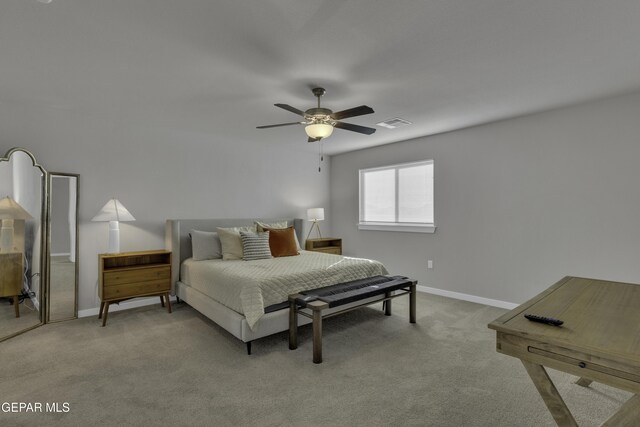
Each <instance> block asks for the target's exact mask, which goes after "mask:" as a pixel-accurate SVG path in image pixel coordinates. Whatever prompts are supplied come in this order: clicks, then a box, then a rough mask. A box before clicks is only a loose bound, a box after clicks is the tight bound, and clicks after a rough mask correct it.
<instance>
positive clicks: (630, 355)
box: [489, 277, 640, 426]
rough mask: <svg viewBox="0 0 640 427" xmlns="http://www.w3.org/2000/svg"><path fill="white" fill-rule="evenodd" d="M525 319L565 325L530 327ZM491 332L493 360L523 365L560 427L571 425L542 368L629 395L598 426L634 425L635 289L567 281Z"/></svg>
mask: <svg viewBox="0 0 640 427" xmlns="http://www.w3.org/2000/svg"><path fill="white" fill-rule="evenodd" d="M525 313H530V314H537V315H541V316H546V317H554V318H556V319H560V320H563V321H564V324H563V325H562V326H561V327H556V326H550V325H545V324H541V323H535V322H531V321H529V320H527V319H525V318H524V316H523V315H524V314H525ZM489 328H491V329H494V330H496V331H497V346H496V347H497V351H498V352H499V353H503V354H507V355H509V356H514V357H517V358H519V359H521V360H522V363H523V364H524V367H525V368H526V370H527V373H528V374H529V376H530V377H531V379H532V380H533V383H534V384H535V386H536V388H537V389H538V392H539V393H540V395H541V396H542V399H543V400H544V402H545V404H546V405H547V408H548V409H549V411H550V412H551V415H553V418H554V419H555V421H556V423H557V424H558V425H559V426H577V424H576V421H575V419H574V418H573V415H572V414H571V412H570V411H569V409H568V408H567V406H566V405H565V403H564V401H563V400H562V397H561V396H560V394H559V393H558V390H557V389H556V387H555V386H554V384H553V382H552V381H551V379H550V378H549V376H548V375H547V371H546V370H545V369H544V366H548V367H550V368H553V369H557V370H560V371H564V372H568V373H570V374H573V375H577V376H579V377H580V379H579V381H578V384H579V385H582V386H588V385H589V384H590V383H591V382H592V381H598V382H601V383H603V384H608V385H610V386H613V387H617V388H621V389H623V390H627V391H630V392H632V393H635V394H634V396H633V397H631V399H629V400H628V401H627V402H626V403H625V404H624V405H622V407H621V408H620V409H619V410H618V412H616V413H615V414H614V415H613V416H611V418H609V419H608V420H607V421H606V422H605V423H604V424H603V425H606V426H632V425H633V426H638V425H640V285H633V284H629V283H619V282H608V281H604V280H595V279H583V278H577V277H565V278H564V279H562V280H560V281H559V282H558V283H556V284H555V285H553V286H552V287H550V288H549V289H547V290H546V291H545V292H543V293H541V294H540V295H538V296H536V297H534V298H533V299H531V300H529V301H527V302H526V303H524V304H522V305H520V306H519V307H517V308H515V309H513V310H511V311H510V312H508V313H506V314H505V315H503V316H501V317H499V318H498V319H496V320H495V321H493V322H491V323H490V324H489ZM543 365H544V366H543ZM514 422H516V421H515V420H514Z"/></svg>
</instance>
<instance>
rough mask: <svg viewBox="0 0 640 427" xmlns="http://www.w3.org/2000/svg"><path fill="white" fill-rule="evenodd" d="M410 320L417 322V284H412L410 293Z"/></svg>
mask: <svg viewBox="0 0 640 427" xmlns="http://www.w3.org/2000/svg"><path fill="white" fill-rule="evenodd" d="M409 322H410V323H416V285H415V283H414V284H413V285H411V290H410V293H409Z"/></svg>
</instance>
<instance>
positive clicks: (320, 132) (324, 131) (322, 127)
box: [304, 123, 333, 139]
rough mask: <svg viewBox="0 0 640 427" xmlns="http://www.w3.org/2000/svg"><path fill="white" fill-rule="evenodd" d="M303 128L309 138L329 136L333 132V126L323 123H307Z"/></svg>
mask: <svg viewBox="0 0 640 427" xmlns="http://www.w3.org/2000/svg"><path fill="white" fill-rule="evenodd" d="M304 130H305V132H307V135H308V136H309V138H313V139H321V138H326V137H328V136H331V134H332V133H333V126H331V125H328V124H325V123H314V124H312V125H307V126H306V127H305V128H304Z"/></svg>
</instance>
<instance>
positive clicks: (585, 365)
mask: <svg viewBox="0 0 640 427" xmlns="http://www.w3.org/2000/svg"><path fill="white" fill-rule="evenodd" d="M578 366H579V367H581V368H586V367H587V364H586V363H584V362H580V363H578Z"/></svg>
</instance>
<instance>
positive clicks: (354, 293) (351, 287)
mask: <svg viewBox="0 0 640 427" xmlns="http://www.w3.org/2000/svg"><path fill="white" fill-rule="evenodd" d="M415 283H416V282H415V281H413V280H411V279H408V278H407V277H404V276H372V277H367V278H365V279H358V280H353V281H350V282H344V283H338V284H337V285H331V286H325V287H324V288H318V289H311V290H308V291H303V292H300V294H301V295H303V297H301V298H297V299H296V302H297V303H298V304H299V305H301V306H303V307H306V306H307V304H308V303H310V302H312V301H323V302H326V303H327V304H329V307H330V308H331V307H338V306H341V305H344V304H349V303H352V302H354V301H360V300H363V299H367V298H370V297H373V296H376V295H382V294H385V293H387V292H393V291H396V290H398V289H403V288H406V287H407V286H411V285H412V284H415Z"/></svg>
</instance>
